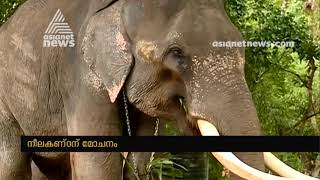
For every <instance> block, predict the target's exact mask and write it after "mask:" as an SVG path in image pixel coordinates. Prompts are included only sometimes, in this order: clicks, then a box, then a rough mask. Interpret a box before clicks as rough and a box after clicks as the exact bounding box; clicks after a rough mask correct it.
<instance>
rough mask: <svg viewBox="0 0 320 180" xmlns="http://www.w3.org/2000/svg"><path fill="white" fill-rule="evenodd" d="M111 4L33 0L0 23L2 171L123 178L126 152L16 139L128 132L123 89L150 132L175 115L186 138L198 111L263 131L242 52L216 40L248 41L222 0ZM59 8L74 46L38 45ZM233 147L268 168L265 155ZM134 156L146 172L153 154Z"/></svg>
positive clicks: (16, 175)
mask: <svg viewBox="0 0 320 180" xmlns="http://www.w3.org/2000/svg"><path fill="white" fill-rule="evenodd" d="M110 1H111V0H109V1H108V0H106V1H103V0H91V1H88V0H77V1H70V0H29V1H27V2H26V3H25V4H23V5H22V7H20V8H19V9H18V11H17V12H16V13H15V14H14V15H13V17H12V18H11V19H10V20H9V21H8V22H7V23H6V24H4V25H3V26H2V27H1V29H0V133H1V134H0V142H1V146H0V179H1V180H18V179H19V180H20V179H21V180H28V179H31V174H32V171H33V177H32V179H47V178H48V179H59V180H60V179H71V177H72V179H86V180H88V179H90V180H100V179H110V180H117V179H120V177H121V173H122V171H121V165H122V159H121V156H120V154H119V153H21V152H20V136H21V135H104V136H111V135H122V134H123V133H122V132H123V128H122V126H123V121H124V118H123V116H122V115H123V113H124V112H123V111H122V108H121V107H122V96H121V92H122V91H121V89H125V93H126V96H127V97H128V100H129V102H130V107H131V114H133V115H132V117H134V118H132V119H133V123H135V128H134V134H135V135H152V134H153V132H154V119H155V117H161V118H167V119H173V120H176V122H177V124H178V125H179V128H180V129H181V131H182V132H183V133H184V134H186V135H192V133H194V129H197V126H196V123H195V122H196V121H195V120H196V119H197V118H201V119H206V120H208V121H210V122H212V123H213V124H215V125H216V126H217V127H218V128H219V131H220V132H221V133H222V134H224V135H260V128H259V124H258V118H257V115H256V111H255V108H254V105H253V103H252V100H251V97H250V93H249V91H248V88H247V85H246V82H245V79H244V50H243V49H238V48H231V49H226V48H213V47H212V45H211V44H212V42H213V41H228V40H232V41H235V40H242V37H241V35H240V33H239V32H238V30H237V29H236V28H235V27H234V26H233V25H232V23H231V22H230V20H229V18H228V17H227V15H226V13H225V10H224V7H223V1H222V0H188V1H185V0H152V1H151V0H140V1H139V0H130V1H128V2H127V3H126V2H124V1H121V0H120V1H116V2H115V3H112V4H110ZM108 5H109V6H108ZM58 8H59V9H61V11H62V13H63V14H64V16H65V17H66V21H67V22H68V23H69V25H70V27H71V29H72V31H73V32H74V34H75V37H76V47H75V48H43V45H42V41H43V35H44V32H45V30H46V28H47V26H48V25H49V22H50V21H51V19H52V17H53V15H54V14H55V12H56V11H57V9H58ZM178 97H184V98H185V99H186V107H187V108H188V112H189V113H188V114H186V113H185V111H184V110H183V108H181V106H180V105H179V103H178V100H177V99H178ZM237 155H238V157H239V158H240V159H242V160H244V161H245V162H247V163H248V164H250V165H252V166H254V167H256V168H259V169H262V168H263V160H262V155H261V154H256V153H239V154H237ZM136 156H137V161H138V162H139V165H138V166H139V172H140V175H141V178H142V179H144V178H145V176H144V174H145V170H144V169H145V163H146V162H147V161H148V159H149V153H136ZM31 160H32V161H33V162H34V163H35V164H36V165H35V164H34V163H31ZM30 164H32V168H31V165H30ZM37 167H39V169H37ZM39 170H40V171H41V173H40V171H39ZM125 172H127V173H126V175H125V179H133V177H132V174H130V173H129V172H128V168H125ZM41 176H42V178H41Z"/></svg>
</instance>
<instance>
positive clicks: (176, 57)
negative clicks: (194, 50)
mask: <svg viewBox="0 0 320 180" xmlns="http://www.w3.org/2000/svg"><path fill="white" fill-rule="evenodd" d="M166 59H167V63H168V64H171V65H170V66H171V67H173V68H174V69H177V70H178V71H180V72H184V71H185V70H186V68H187V55H186V53H185V52H184V51H183V50H182V49H181V48H179V47H172V48H170V49H169V51H168V53H167V57H166Z"/></svg>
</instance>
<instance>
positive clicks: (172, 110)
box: [82, 0, 270, 179]
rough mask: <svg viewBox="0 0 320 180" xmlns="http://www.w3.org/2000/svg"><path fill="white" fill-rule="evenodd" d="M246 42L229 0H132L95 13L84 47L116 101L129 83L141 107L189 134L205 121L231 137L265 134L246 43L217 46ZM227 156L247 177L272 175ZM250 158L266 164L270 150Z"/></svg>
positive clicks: (133, 102) (128, 92) (252, 162)
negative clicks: (227, 3)
mask: <svg viewBox="0 0 320 180" xmlns="http://www.w3.org/2000/svg"><path fill="white" fill-rule="evenodd" d="M242 40H243V38H242V36H241V34H240V32H239V31H238V30H237V29H236V27H235V26H234V25H233V24H232V23H231V21H230V19H229V17H228V16H227V13H226V12H225V10H224V1H223V0H188V1H186V0H161V1H156V0H130V1H126V2H125V3H124V2H119V3H117V2H116V5H114V6H112V7H110V9H108V10H106V11H104V10H101V11H99V12H98V13H96V14H95V15H94V16H93V18H92V19H91V20H90V22H89V25H88V26H87V29H86V35H85V37H84V39H83V43H82V44H83V46H82V52H83V56H84V59H85V61H86V62H87V63H88V64H89V67H90V68H91V69H92V71H93V72H94V73H95V74H96V75H97V77H98V78H99V79H101V80H102V82H103V83H104V85H105V89H106V90H107V92H108V95H109V100H110V102H112V103H115V102H116V101H117V99H118V96H119V93H120V92H121V90H122V89H123V90H124V91H125V95H126V96H127V98H128V100H129V102H130V104H131V105H133V106H134V107H136V108H137V109H138V110H139V111H141V112H143V113H145V114H147V115H149V116H151V117H164V118H167V119H173V120H176V121H177V123H178V126H179V128H180V130H181V131H182V132H183V133H185V134H186V135H192V134H196V133H197V132H199V127H200V128H201V129H200V130H201V133H203V134H204V135H206V133H208V132H207V130H206V127H208V126H209V125H206V123H201V122H202V121H198V120H205V122H209V124H213V125H215V126H216V127H217V129H218V131H219V132H220V133H222V134H223V135H260V134H261V133H260V126H259V120H258V117H257V114H256V110H255V107H254V104H253V101H252V98H251V95H250V93H249V90H248V87H247V84H246V81H245V73H244V63H245V60H244V49H243V48H217V47H213V43H214V42H216V41H242ZM181 99H183V100H184V102H185V103H183V104H184V105H183V106H184V107H182V106H181V103H180V101H179V100H181ZM198 122H199V123H200V124H199V126H198ZM203 124H204V126H203ZM210 131H211V130H210ZM209 134H210V135H213V134H212V133H209ZM214 135H216V134H214ZM216 155H217V154H216ZM219 155H222V156H221V157H219V158H218V160H220V161H221V162H222V163H223V164H224V165H226V167H228V165H229V167H228V168H230V169H233V172H235V173H238V174H239V175H240V176H242V177H245V176H247V175H248V174H246V173H244V174H245V175H243V174H241V173H239V171H242V170H243V171H245V172H248V173H253V174H254V176H250V177H252V178H253V179H259V178H261V177H263V178H269V177H270V175H267V174H264V173H262V172H260V171H258V170H255V171H253V172H252V171H250V169H249V170H248V168H247V167H244V168H243V167H242V165H243V164H240V165H239V163H237V162H238V161H239V160H238V159H237V158H236V157H233V156H232V157H230V155H228V154H219ZM249 156H251V157H248V158H245V156H244V157H243V160H244V161H245V162H247V163H249V165H251V166H254V167H256V168H258V169H263V167H262V166H263V156H262V153H261V154H251V155H249ZM232 162H235V163H232ZM230 166H231V167H230ZM234 167H236V169H235V170H234ZM239 169H241V170H239Z"/></svg>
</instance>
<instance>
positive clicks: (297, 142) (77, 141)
mask: <svg viewBox="0 0 320 180" xmlns="http://www.w3.org/2000/svg"><path fill="white" fill-rule="evenodd" d="M21 151H22V152H319V151H320V137H319V136H219V137H216V136H206V137H200V136H134V137H127V136H22V137H21Z"/></svg>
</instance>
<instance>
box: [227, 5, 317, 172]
mask: <svg viewBox="0 0 320 180" xmlns="http://www.w3.org/2000/svg"><path fill="white" fill-rule="evenodd" d="M288 2H289V4H288V7H287V8H286V9H283V7H282V3H283V1H282V0H267V1H265V0H229V1H227V4H226V9H227V11H228V13H229V15H230V18H231V19H232V21H233V23H234V24H235V25H236V26H237V27H238V28H239V30H240V31H241V32H242V34H243V36H244V38H245V39H246V40H248V41H264V40H267V41H294V42H295V46H294V47H293V48H278V47H274V46H272V47H267V48H266V47H263V48H246V79H247V82H248V86H249V88H250V90H251V92H252V96H253V99H254V102H255V104H256V108H257V111H258V116H259V119H260V121H261V123H262V129H263V131H264V133H265V134H267V135H303V136H306V135H319V132H320V131H319V130H320V117H319V116H313V117H312V118H308V119H305V114H307V115H310V114H313V113H317V112H319V111H320V85H319V83H320V76H319V69H320V66H319V65H320V63H319V60H320V44H319V40H320V39H319V37H320V36H319V34H320V33H319V32H320V31H319V29H320V28H319V27H320V25H319V24H320V11H319V10H318V13H314V14H313V15H308V14H306V13H305V12H304V9H303V7H304V4H303V3H304V1H302V0H292V1H288ZM318 3H319V2H318ZM312 61H315V66H316V67H317V68H318V69H317V70H316V72H315V75H314V76H313V82H312V84H311V86H310V87H311V88H310V87H307V82H308V81H309V80H310V76H311V74H310V67H311V65H310V63H312ZM308 90H311V91H312V98H313V101H312V106H313V109H311V110H310V108H309V105H310V100H309V97H310V95H309V94H308ZM303 118H304V119H305V123H301V124H303V125H301V126H297V124H299V122H301V120H302V119H303ZM278 156H279V157H280V158H281V159H282V160H284V161H285V162H286V163H288V164H289V165H291V166H292V167H293V168H295V169H297V170H300V171H302V172H305V173H308V174H311V172H312V171H313V169H315V168H316V164H317V163H318V164H319V160H317V157H319V153H279V154H278Z"/></svg>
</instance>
